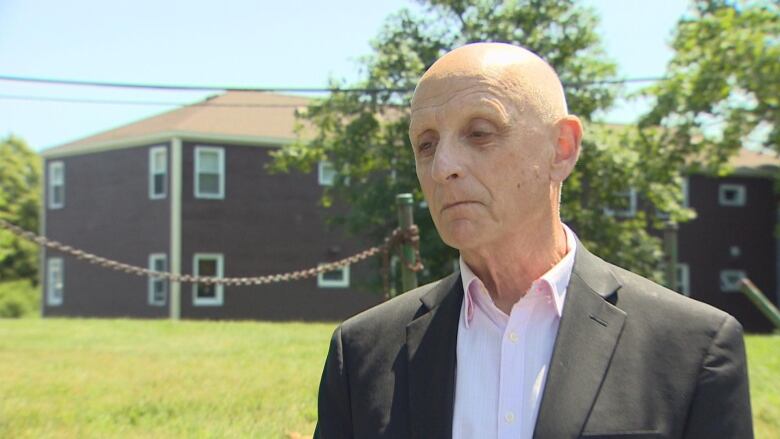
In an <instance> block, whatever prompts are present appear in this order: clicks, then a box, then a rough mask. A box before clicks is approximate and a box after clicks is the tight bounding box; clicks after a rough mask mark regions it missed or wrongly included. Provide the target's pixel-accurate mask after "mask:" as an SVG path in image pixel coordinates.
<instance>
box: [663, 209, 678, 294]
mask: <svg viewBox="0 0 780 439" xmlns="http://www.w3.org/2000/svg"><path fill="white" fill-rule="evenodd" d="M664 258H665V259H666V261H664V262H665V264H664V272H665V276H664V277H665V278H666V287H667V288H669V289H670V290H674V291H677V288H678V286H679V285H677V224H676V223H675V222H674V221H667V222H666V227H664Z"/></svg>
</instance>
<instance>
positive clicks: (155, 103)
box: [0, 94, 303, 108]
mask: <svg viewBox="0 0 780 439" xmlns="http://www.w3.org/2000/svg"><path fill="white" fill-rule="evenodd" d="M0 100H14V101H33V102H64V103H73V104H100V105H138V106H149V107H155V106H156V107H252V108H300V107H302V106H303V105H294V104H258V103H246V104H242V103H235V104H226V103H219V102H210V101H204V102H195V103H187V102H165V101H127V100H115V99H111V100H107V99H86V98H58V97H50V96H30V95H6V94H0Z"/></svg>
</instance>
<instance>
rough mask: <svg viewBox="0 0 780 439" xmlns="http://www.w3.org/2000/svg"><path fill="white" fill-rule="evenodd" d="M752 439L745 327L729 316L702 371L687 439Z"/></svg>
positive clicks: (686, 432)
mask: <svg viewBox="0 0 780 439" xmlns="http://www.w3.org/2000/svg"><path fill="white" fill-rule="evenodd" d="M709 437H713V438H714V437H717V438H734V439H751V438H753V421H752V418H751V414H750V391H749V388H748V376H747V362H746V360H745V344H744V341H743V338H742V326H741V325H740V324H739V322H737V320H736V319H734V317H731V316H727V317H726V318H725V319H724V321H723V323H722V324H721V326H720V328H718V330H717V332H716V333H715V336H714V337H713V339H712V342H711V344H710V347H709V349H708V350H707V353H706V354H705V357H704V360H703V362H702V366H701V369H700V370H699V376H698V381H697V383H696V390H695V393H694V395H693V401H692V403H691V407H690V409H689V411H688V419H687V422H686V426H685V438H688V439H695V438H709Z"/></svg>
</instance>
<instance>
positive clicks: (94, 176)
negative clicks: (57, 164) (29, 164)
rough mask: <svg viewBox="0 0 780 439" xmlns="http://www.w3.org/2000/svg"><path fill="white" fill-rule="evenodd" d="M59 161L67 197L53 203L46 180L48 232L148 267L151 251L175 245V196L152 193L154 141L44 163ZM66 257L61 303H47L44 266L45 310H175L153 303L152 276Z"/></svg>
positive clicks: (137, 313)
mask: <svg viewBox="0 0 780 439" xmlns="http://www.w3.org/2000/svg"><path fill="white" fill-rule="evenodd" d="M166 146H167V145H166ZM168 156H169V157H170V154H168ZM54 161H62V162H63V163H64V167H65V203H64V207H63V208H60V209H50V208H48V200H49V197H50V196H51V194H50V193H49V187H48V184H47V185H46V187H45V189H44V190H45V198H46V199H45V201H44V203H45V215H46V221H45V230H44V233H45V235H46V236H48V237H50V238H53V239H55V240H58V241H60V242H62V243H64V244H68V245H71V246H73V247H76V248H80V249H83V250H85V251H88V252H91V253H94V254H97V255H99V256H103V257H107V258H110V259H114V260H118V261H121V262H126V263H129V264H133V265H139V266H142V267H146V266H147V264H148V256H149V253H166V254H167V253H168V246H169V226H168V224H169V223H170V218H169V204H170V201H169V199H168V197H166V198H164V199H160V200H150V199H149V146H144V147H136V148H127V149H121V150H112V151H105V152H101V153H97V154H85V155H78V156H70V157H64V158H61V159H49V160H45V162H44V165H48V163H51V162H54ZM169 165H170V160H169ZM44 169H45V170H48V166H45V168H44ZM168 175H170V172H168ZM46 177H47V180H46V181H47V183H48V175H47V176H46ZM55 256H58V254H57V253H56V252H52V251H47V252H46V253H45V258H48V257H55ZM63 263H64V289H63V302H62V304H61V305H57V306H49V305H48V304H47V303H46V294H45V291H46V288H47V282H48V280H47V276H46V275H45V273H44V276H43V280H44V285H43V291H44V297H43V299H44V300H43V314H44V315H45V316H134V317H160V316H164V315H167V313H168V311H167V308H166V307H159V306H149V305H148V292H147V281H146V279H145V278H142V277H138V276H134V275H128V274H124V273H120V272H115V271H110V270H107V269H105V268H101V267H97V266H95V265H90V264H87V263H86V262H83V261H80V260H77V259H75V258H72V257H63ZM43 266H44V267H45V266H46V265H45V263H44V265H43Z"/></svg>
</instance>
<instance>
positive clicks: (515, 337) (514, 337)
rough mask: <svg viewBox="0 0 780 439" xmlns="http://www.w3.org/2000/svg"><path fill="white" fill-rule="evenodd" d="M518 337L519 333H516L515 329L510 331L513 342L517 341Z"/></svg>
mask: <svg viewBox="0 0 780 439" xmlns="http://www.w3.org/2000/svg"><path fill="white" fill-rule="evenodd" d="M518 338H519V337H518V336H517V333H516V332H515V331H512V332H510V333H509V340H510V341H511V342H512V343H517V339H518Z"/></svg>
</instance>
